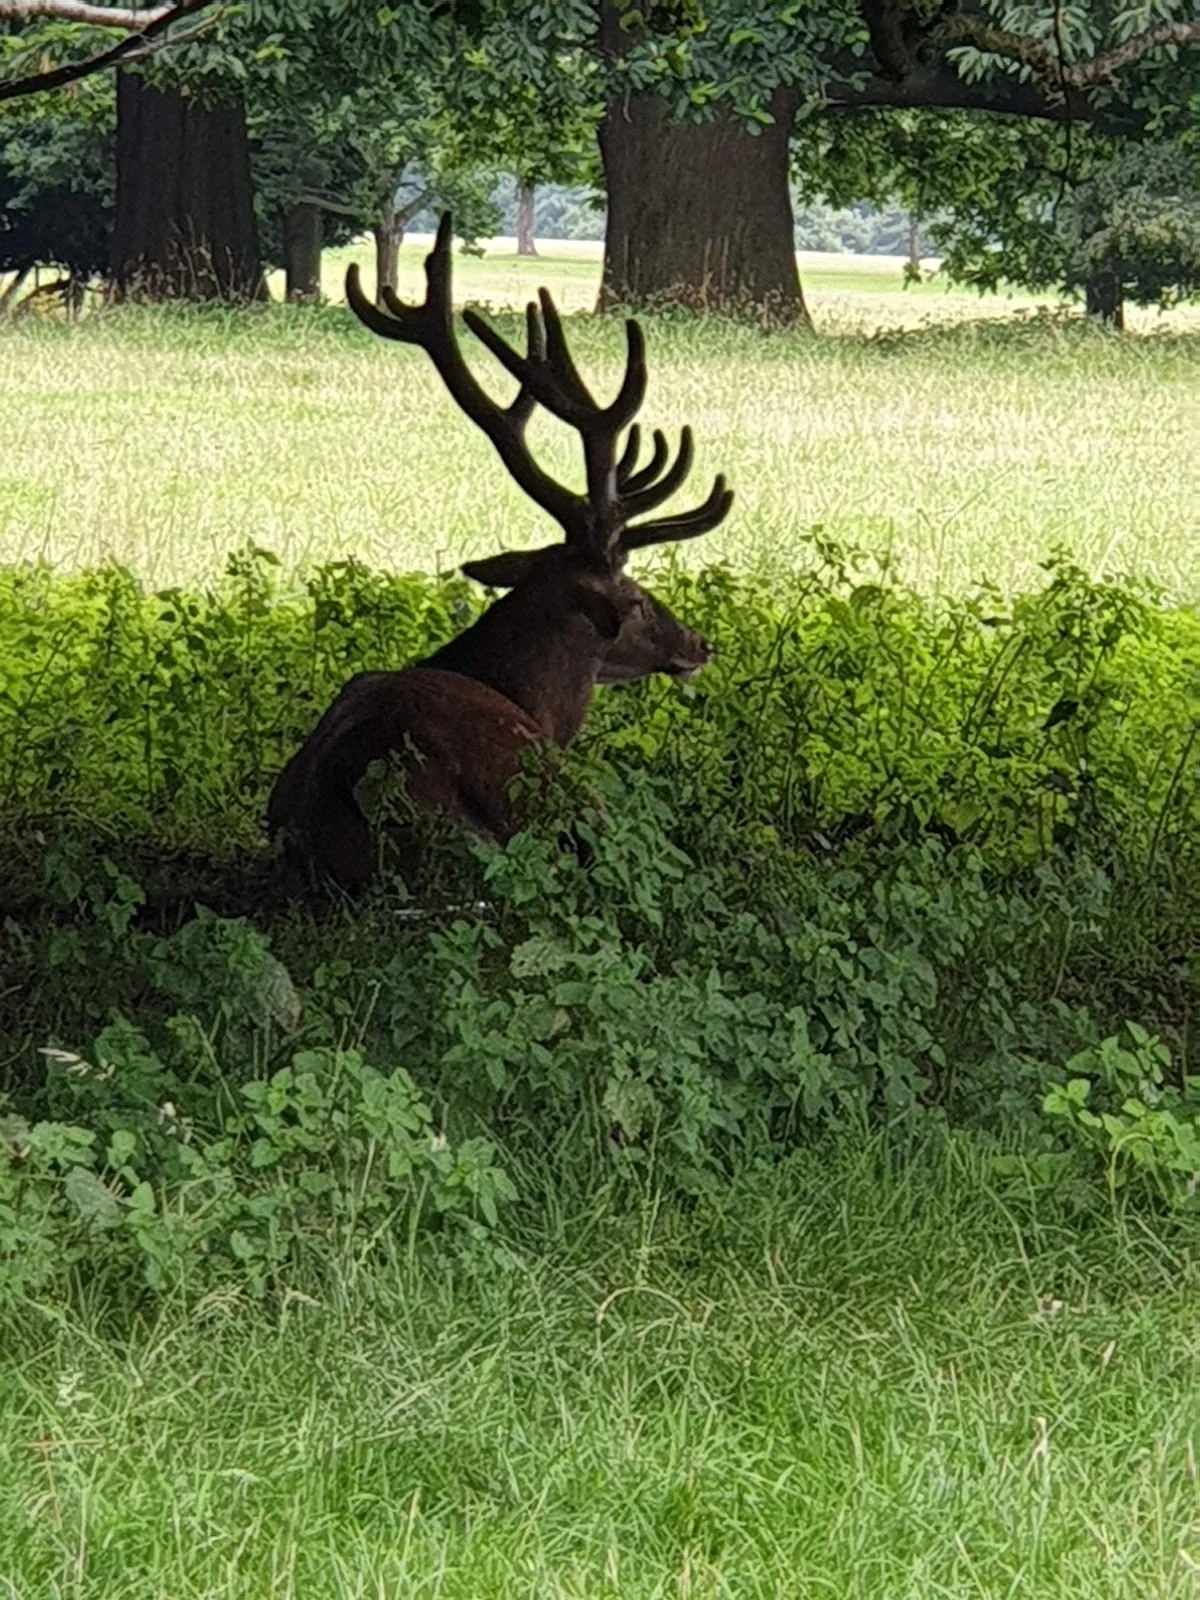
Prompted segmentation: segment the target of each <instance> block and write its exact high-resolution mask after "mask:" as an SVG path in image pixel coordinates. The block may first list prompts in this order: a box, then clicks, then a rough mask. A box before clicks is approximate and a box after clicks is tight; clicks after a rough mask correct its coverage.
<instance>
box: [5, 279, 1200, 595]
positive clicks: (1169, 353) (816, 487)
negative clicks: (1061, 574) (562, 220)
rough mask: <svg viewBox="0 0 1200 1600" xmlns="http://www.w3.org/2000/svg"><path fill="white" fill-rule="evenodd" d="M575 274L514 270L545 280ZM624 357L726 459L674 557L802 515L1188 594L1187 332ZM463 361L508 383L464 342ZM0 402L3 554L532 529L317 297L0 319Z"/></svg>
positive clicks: (612, 340) (135, 555)
mask: <svg viewBox="0 0 1200 1600" xmlns="http://www.w3.org/2000/svg"><path fill="white" fill-rule="evenodd" d="M419 260H420V252H419V250H415V251H413V252H412V254H411V256H409V257H408V258H407V262H406V274H407V279H408V280H411V282H410V283H409V285H408V286H409V287H410V288H412V287H415V284H416V276H417V274H419ZM486 267H487V263H475V262H465V263H463V264H462V270H460V268H459V264H458V263H457V262H456V271H459V275H460V280H461V281H460V291H461V293H462V294H463V295H473V294H479V293H481V292H482V293H483V294H484V295H485V297H486V296H487V295H489V294H490V295H493V296H494V297H496V298H509V299H511V298H512V296H511V294H509V295H507V296H506V295H505V294H504V293H503V292H502V291H503V284H502V283H500V282H499V280H498V279H497V277H496V272H497V268H496V267H495V265H494V264H493V266H492V267H491V268H490V269H489V270H490V271H491V273H492V277H491V278H488V277H487V276H486V274H485V270H484V269H485V268H486ZM522 270H524V264H523V267H522ZM578 270H579V264H578V263H574V262H569V263H567V264H566V266H565V268H559V267H558V266H557V264H556V263H553V262H550V261H546V262H540V261H539V262H534V263H532V264H531V266H530V267H529V271H530V272H531V273H532V274H533V276H534V278H536V279H538V280H544V281H547V282H549V283H550V284H551V285H552V286H554V287H556V288H561V287H562V285H563V283H564V282H566V281H567V279H568V276H569V274H570V273H571V272H576V273H577V272H578ZM520 292H522V293H523V292H525V290H524V288H521V289H520ZM892 299H893V300H894V301H897V302H900V301H901V300H902V299H903V297H901V296H899V295H894V296H892ZM924 303H925V304H928V305H930V306H932V305H935V304H936V301H935V299H934V298H933V297H932V296H931V297H930V298H929V299H928V300H927V301H926V302H924ZM904 304H905V305H909V304H911V302H908V301H904ZM819 309H820V308H819V306H818V311H819ZM502 324H503V326H504V327H505V328H506V330H507V331H508V332H510V333H513V334H515V332H516V325H515V323H514V322H513V321H512V320H510V319H508V318H507V317H505V318H503V319H502ZM464 337H466V336H465V335H464ZM571 338H572V342H573V345H574V347H575V349H576V350H577V352H578V354H579V357H580V360H581V362H582V364H583V367H584V370H585V371H586V373H587V374H588V376H589V378H590V379H594V380H595V383H596V386H597V388H598V389H599V390H600V392H604V391H605V390H606V389H610V388H611V386H612V385H613V384H614V383H615V382H616V379H617V375H618V372H619V366H620V359H621V351H622V339H621V335H620V331H619V328H618V327H617V326H616V325H615V324H614V323H612V322H611V321H608V320H600V321H594V320H592V319H590V318H587V317H582V318H580V319H579V321H578V322H577V323H573V324H572V328H571ZM649 347H650V368H651V384H650V392H649V396H648V399H647V402H646V406H645V411H644V414H645V419H646V421H647V423H648V424H650V425H661V426H663V427H666V428H668V429H676V428H678V427H679V426H680V425H681V424H683V423H684V422H690V423H692V424H693V425H694V427H695V429H696V433H697V439H698V464H697V468H696V473H695V484H696V487H695V490H694V492H695V493H696V494H698V495H702V494H703V493H704V492H705V491H706V489H707V483H708V481H709V480H710V478H711V475H712V473H714V472H716V471H724V472H726V473H727V474H728V476H729V478H730V481H731V482H732V484H733V485H734V487H735V489H736V491H737V495H738V499H737V504H736V507H735V510H734V512H733V515H732V517H731V519H730V521H729V522H728V524H727V525H726V527H724V528H723V529H721V530H719V531H718V532H717V533H714V534H712V535H710V536H709V537H707V538H706V539H705V540H703V541H701V543H699V544H698V545H697V546H695V547H694V548H693V549H691V550H689V551H688V552H687V559H688V560H691V561H695V562H701V561H703V562H708V561H713V560H727V561H730V562H732V563H733V564H734V565H736V566H739V567H742V568H751V567H754V568H762V567H767V568H769V567H771V566H772V565H773V564H781V565H784V566H787V565H789V564H791V563H792V562H793V561H794V560H795V558H796V539H797V535H798V534H801V533H803V532H805V531H807V530H808V529H809V528H810V527H811V526H813V525H814V524H821V525H823V526H824V528H825V529H826V530H827V531H828V532H829V533H830V534H831V535H833V536H835V537H838V538H842V539H846V540H848V541H850V542H852V543H866V544H868V545H869V546H870V547H871V548H873V549H874V550H876V551H877V552H880V553H885V552H886V553H888V554H890V555H891V556H893V557H894V558H895V560H896V562H897V563H898V566H899V569H900V571H901V573H902V575H903V576H905V577H906V578H908V579H909V580H911V581H913V582H914V583H916V584H918V585H920V586H921V587H923V588H926V589H928V588H934V587H943V588H950V589H961V588H963V587H965V586H967V585H969V584H970V583H972V582H974V581H976V580H978V579H981V578H990V579H992V580H994V581H995V582H997V583H998V584H1000V585H1002V586H1004V587H1005V588H1009V589H1013V588H1020V587H1029V586H1032V585H1033V584H1034V583H1035V581H1036V578H1037V568H1038V564H1039V562H1041V561H1042V560H1043V559H1044V558H1045V557H1046V555H1047V553H1048V552H1049V551H1050V550H1051V549H1053V548H1054V547H1056V546H1064V547H1066V549H1068V550H1069V551H1070V552H1071V553H1072V554H1073V555H1074V556H1075V557H1076V558H1077V559H1078V560H1079V561H1080V562H1081V564H1082V565H1083V566H1084V567H1085V568H1086V569H1088V570H1089V571H1090V572H1093V573H1098V572H1100V571H1102V570H1109V569H1112V568H1114V567H1115V568H1120V569H1136V570H1139V571H1142V572H1145V573H1149V574H1152V575H1154V576H1155V577H1157V578H1159V579H1161V580H1162V581H1163V582H1164V583H1166V584H1167V585H1169V586H1171V587H1173V588H1174V589H1176V590H1177V591H1179V592H1180V593H1182V594H1184V595H1186V596H1188V597H1192V596H1194V595H1195V594H1196V593H1197V592H1198V591H1200V581H1198V579H1197V568H1196V563H1195V559H1194V549H1195V540H1196V531H1197V528H1196V524H1197V517H1198V515H1200V512H1198V508H1200V450H1197V448H1196V444H1197V432H1196V417H1197V414H1198V407H1197V401H1198V400H1200V359H1198V357H1200V344H1197V342H1196V341H1195V340H1194V339H1193V338H1191V337H1179V338H1168V337H1156V338H1143V337H1135V338H1129V339H1126V340H1124V341H1121V340H1117V339H1114V338H1110V337H1106V336H1104V335H1102V334H1098V333H1095V332H1092V331H1090V330H1088V329H1085V328H1083V327H1081V326H1080V325H1079V324H1078V323H1071V324H1058V323H1050V324H1048V325H1042V324H1036V325H1030V324H1029V323H1020V322H1017V323H1013V322H1012V321H1011V319H1010V321H1009V322H1008V323H1007V324H1006V325H998V324H996V323H992V322H987V321H984V322H980V321H978V320H976V321H959V322H957V323H955V324H953V325H950V326H942V327H937V328H928V329H925V330H923V331H922V330H920V329H917V330H912V329H910V330H909V331H907V332H896V333H893V334H891V335H889V336H886V337H883V338H880V337H877V336H870V337H869V336H867V335H866V334H864V333H863V332H861V331H859V332H853V331H850V332H847V331H842V332H840V333H839V332H837V331H834V332H832V333H829V334H827V335H825V336H823V337H820V338H816V339H813V338H805V337H802V336H797V335H786V336H784V335H776V336H764V335H762V334H759V333H756V332H754V331H752V330H747V329H740V328H735V327H731V326H728V325H719V324H718V325H709V326H704V325H700V324H697V323H695V322H692V321H688V320H679V321H674V320H671V321H653V322H652V323H651V324H650V327H649ZM479 370H480V371H481V372H486V373H487V381H488V382H489V383H491V384H492V385H493V386H494V387H495V389H496V392H497V393H504V392H506V389H507V387H508V380H507V379H506V378H504V377H503V376H499V377H498V376H496V374H495V371H494V367H493V369H492V370H491V371H488V364H487V361H486V358H481V359H480V362H479ZM0 403H2V404H3V407H4V414H5V432H6V436H5V443H4V453H3V460H2V462H0V560H3V561H25V560H31V559H44V560H47V561H50V562H53V563H55V564H56V565H58V566H60V567H80V566H88V565H93V564H96V563H98V562H100V561H103V560H106V559H113V560H116V561H119V562H122V563H125V564H127V565H129V566H131V567H132V568H134V570H136V571H137V572H138V573H139V574H140V575H143V576H144V577H145V578H146V579H147V580H149V581H150V582H151V583H154V584H160V585H161V584H167V583H175V582H183V581H188V582H192V581H201V580H204V579H207V578H209V577H210V576H211V575H212V574H213V573H214V572H215V571H217V570H219V568H220V566H221V565H222V564H223V562H224V558H225V553H226V552H227V551H228V550H229V549H230V548H231V546H233V545H235V544H237V543H240V542H241V541H243V540H245V539H252V540H254V541H256V542H257V543H259V544H261V545H264V546H267V547H269V548H270V549H272V550H274V551H275V552H276V553H278V554H279V555H280V556H281V558H282V559H283V561H284V562H285V564H286V565H288V566H290V567H298V566H301V565H306V564H310V563H313V562H316V561H319V560H323V559H327V558H331V557H338V556H343V555H348V554H354V555H357V556H359V557H361V558H362V559H364V560H366V561H367V562H368V563H370V564H372V565H375V566H380V567H384V568H390V569H393V570H396V569H405V568H417V567H420V568H426V569H432V568H435V567H438V566H443V567H444V566H450V565H454V564H456V563H457V562H458V561H460V560H462V559H464V558H465V557H467V556H469V555H479V554H482V553H485V552H487V551H490V550H493V549H495V548H496V547H498V546H501V545H508V544H520V543H524V542H528V541H533V540H540V539H544V538H545V537H546V533H547V529H546V526H545V523H544V519H542V518H541V517H540V515H539V513H538V512H536V511H535V510H534V509H533V508H532V507H531V506H530V505H529V504H528V503H527V502H526V501H525V500H524V499H523V498H522V496H521V495H520V494H519V493H518V491H517V490H516V489H515V487H514V486H513V485H512V484H511V483H510V482H509V481H508V479H507V477H506V476H505V474H504V472H503V470H502V469H501V468H500V466H499V465H498V463H497V462H496V460H495V459H494V457H493V455H492V452H491V450H490V447H489V446H488V445H487V443H486V441H485V440H484V439H483V438H482V436H481V435H480V434H479V433H478V431H477V430H476V429H474V428H473V427H472V426H471V424H470V423H469V422H468V421H467V420H466V419H465V418H464V417H463V416H462V415H461V414H460V413H459V412H458V411H457V410H456V409H455V408H454V406H453V405H452V404H451V402H450V401H449V399H448V398H447V396H446V394H445V393H444V391H443V389H442V386H441V384H440V383H439V381H438V379H437V378H436V375H435V374H434V373H433V371H432V369H431V367H430V364H429V363H428V361H427V360H426V358H425V357H424V356H423V355H421V353H420V352H417V351H413V350H408V349H404V348H402V347H393V346H386V345H384V344H382V343H381V342H380V341H378V340H375V339H373V338H371V336H370V335H368V334H366V333H365V332H364V331H363V330H361V329H359V328H358V327H357V325H355V324H354V323H352V321H351V319H350V318H349V317H348V316H347V314H346V312H345V311H344V310H343V309H342V308H340V307H331V308H329V309H328V310H326V311H318V312H311V311H305V310H285V309H282V308H274V309H272V310H269V311H265V312H262V313H259V314H254V315H248V316H231V315H223V314H220V313H211V314H208V315H202V314H187V313H183V312H179V311H160V312H154V311H137V310H129V311H122V312H114V313H111V314H108V315H100V316H95V317H93V318H91V319H88V320H86V321H85V322H84V323H82V324H81V325H79V326H77V327H73V328H65V327H62V326H46V325H24V326H18V327H16V328H12V329H9V330H7V331H6V332H5V333H4V335H3V338H2V339H0ZM532 436H533V439H534V442H535V445H536V447H537V449H538V450H539V452H540V453H541V454H542V455H543V456H544V458H545V460H546V462H547V464H548V465H549V466H550V468H551V469H552V470H554V471H556V472H559V473H562V474H564V475H566V476H569V477H573V476H576V475H578V471H579V468H578V463H577V459H576V458H577V455H578V451H577V448H576V446H575V441H574V440H573V439H571V438H570V437H568V436H567V435H566V433H565V430H562V429H559V428H557V427H556V426H555V425H552V424H548V423H542V422H539V423H537V424H536V425H535V427H534V428H533V430H532Z"/></svg>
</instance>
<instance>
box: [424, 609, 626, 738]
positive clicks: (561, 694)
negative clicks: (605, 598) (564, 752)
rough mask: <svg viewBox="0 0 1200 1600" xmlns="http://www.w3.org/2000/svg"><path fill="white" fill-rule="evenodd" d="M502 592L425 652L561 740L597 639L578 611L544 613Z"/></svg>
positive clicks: (576, 715)
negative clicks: (451, 636) (558, 615)
mask: <svg viewBox="0 0 1200 1600" xmlns="http://www.w3.org/2000/svg"><path fill="white" fill-rule="evenodd" d="M517 600H518V596H516V595H515V594H514V595H506V596H505V598H504V599H503V600H499V601H497V603H496V604H495V605H494V606H492V607H491V608H490V610H488V611H486V612H485V613H484V614H483V616H482V617H481V618H480V619H479V621H478V622H477V623H475V625H474V626H473V627H471V628H468V629H467V631H466V632H465V633H461V634H459V635H458V637H457V638H456V639H451V640H450V642H449V644H446V645H443V646H442V648H441V649H440V650H437V651H435V652H434V654H433V655H431V656H429V657H427V658H426V659H425V660H424V661H423V662H422V663H420V664H421V665H422V666H426V667H440V668H441V669H442V670H443V671H446V672H457V673H460V674H461V675H462V676H463V677H465V678H473V679H474V680H475V681H476V682H477V683H483V684H486V685H487V686H488V688H489V689H494V690H495V691H496V693H497V694H502V695H504V697H505V698H506V699H507V700H511V701H512V702H513V704H514V705H518V706H520V708H521V710H522V711H524V712H526V713H527V714H528V715H529V716H530V717H532V718H533V720H534V721H535V722H536V723H537V725H538V727H539V728H541V730H542V732H543V733H544V735H545V736H546V738H547V739H549V740H550V741H551V742H552V743H554V744H557V745H562V746H565V745H568V744H570V743H571V741H572V739H574V737H575V735H576V734H577V733H578V732H579V730H580V728H581V727H582V726H583V721H584V718H585V717H586V716H587V712H588V707H589V706H590V705H591V701H592V694H593V692H594V690H595V687H596V675H597V673H598V672H599V669H600V653H599V650H598V641H597V638H596V635H595V633H594V631H593V629H592V628H591V626H590V624H589V623H588V622H587V621H586V620H585V619H584V618H582V617H580V616H565V617H561V618H548V617H547V615H546V611H545V609H543V608H542V607H540V606H539V607H538V608H537V610H536V612H535V613H534V614H530V611H531V608H530V607H529V606H528V605H523V604H513V602H515V601H517Z"/></svg>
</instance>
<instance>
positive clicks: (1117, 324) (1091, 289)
mask: <svg viewBox="0 0 1200 1600" xmlns="http://www.w3.org/2000/svg"><path fill="white" fill-rule="evenodd" d="M1084 294H1085V296H1086V300H1085V305H1086V309H1087V314H1088V316H1089V317H1095V318H1096V320H1097V321H1098V322H1102V323H1104V325H1105V326H1106V327H1109V328H1113V329H1115V330H1116V332H1117V333H1124V332H1125V292H1124V290H1123V288H1122V287H1121V280H1120V279H1119V278H1118V277H1117V276H1116V274H1115V273H1112V272H1104V273H1101V274H1099V275H1098V276H1097V277H1095V278H1093V279H1092V281H1091V282H1090V283H1089V284H1087V285H1086V286H1085V289H1084Z"/></svg>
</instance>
